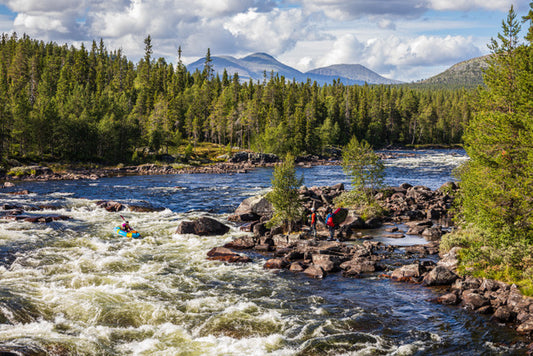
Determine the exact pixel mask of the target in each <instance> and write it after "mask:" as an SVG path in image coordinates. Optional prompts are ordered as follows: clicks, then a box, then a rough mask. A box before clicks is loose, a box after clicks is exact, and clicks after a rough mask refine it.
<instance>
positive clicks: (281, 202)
mask: <svg viewBox="0 0 533 356" xmlns="http://www.w3.org/2000/svg"><path fill="white" fill-rule="evenodd" d="M302 182H303V176H302V177H301V178H297V177H296V169H295V167H294V156H292V155H291V154H290V153H289V154H287V155H286V156H285V159H284V160H283V162H282V163H281V164H279V165H277V166H276V167H275V168H274V173H273V178H272V191H271V192H269V193H268V194H267V196H266V198H267V200H268V201H269V202H270V203H271V204H272V206H273V207H274V216H273V217H272V219H271V220H270V222H269V224H270V225H271V226H280V225H284V226H286V227H287V229H288V232H289V233H290V232H291V231H292V229H293V227H294V224H295V223H296V222H297V221H298V220H299V219H300V218H301V216H302V206H301V202H300V198H299V188H300V186H301V185H302Z"/></svg>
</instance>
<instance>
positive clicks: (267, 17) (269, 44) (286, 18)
mask: <svg viewBox="0 0 533 356" xmlns="http://www.w3.org/2000/svg"><path fill="white" fill-rule="evenodd" d="M224 29H226V30H227V31H229V32H230V33H231V34H232V35H233V36H235V37H236V38H238V39H241V40H245V42H244V43H245V46H246V47H248V48H262V50H261V51H266V52H271V53H272V54H278V53H281V52H283V51H285V50H287V49H288V48H289V47H291V46H293V45H294V43H295V42H296V41H297V40H298V39H300V38H305V37H306V35H307V32H308V29H307V26H306V23H305V18H304V16H303V13H302V11H301V10H300V9H290V10H286V11H281V10H280V9H274V10H272V11H271V12H268V13H259V12H257V10H256V9H249V10H248V12H246V13H240V14H237V15H235V16H233V17H232V18H231V19H230V20H229V21H227V22H226V23H225V24H224Z"/></svg>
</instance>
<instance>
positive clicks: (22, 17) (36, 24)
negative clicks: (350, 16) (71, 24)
mask: <svg viewBox="0 0 533 356" xmlns="http://www.w3.org/2000/svg"><path fill="white" fill-rule="evenodd" d="M13 26H14V27H15V28H24V29H31V30H32V32H33V33H36V32H37V33H38V32H40V31H46V32H48V31H56V32H59V33H68V32H69V30H68V27H67V26H65V24H64V23H63V22H62V21H61V20H60V19H58V18H57V17H55V16H53V15H52V14H48V15H41V16H32V15H28V14H24V13H22V14H18V15H17V17H16V18H15V21H14V22H13Z"/></svg>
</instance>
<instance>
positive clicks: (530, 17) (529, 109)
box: [441, 2, 533, 295]
mask: <svg viewBox="0 0 533 356" xmlns="http://www.w3.org/2000/svg"><path fill="white" fill-rule="evenodd" d="M529 7H530V9H529V12H528V14H527V15H526V16H523V17H522V21H523V22H524V23H528V24H529V28H528V32H527V35H526V37H525V39H526V42H525V43H521V41H520V39H519V37H518V35H519V33H520V30H521V25H520V21H519V20H518V19H517V15H516V13H515V12H514V9H513V7H512V6H511V9H510V11H509V14H508V16H507V18H506V20H505V21H504V22H503V23H502V32H501V33H500V34H499V35H498V37H497V38H496V39H492V41H491V43H490V45H489V48H490V49H491V51H492V56H491V58H490V59H489V61H488V65H489V66H488V68H487V70H486V71H485V75H484V82H485V84H486V88H484V89H483V90H481V91H480V93H479V101H478V105H477V108H476V111H475V113H474V115H473V117H472V120H471V121H470V123H469V125H468V126H467V127H466V130H465V135H464V141H465V148H466V152H467V153H468V156H469V157H470V160H469V161H468V162H467V163H466V164H465V165H464V166H463V167H462V169H461V171H460V179H461V180H460V187H461V194H460V197H459V198H460V199H459V200H460V207H459V209H458V213H459V214H458V221H459V223H460V226H461V228H462V229H460V230H458V231H457V232H456V233H454V234H452V235H450V236H449V237H448V238H447V239H445V240H444V243H441V246H448V248H449V247H451V246H460V247H462V249H461V252H460V262H461V265H460V268H459V270H460V271H461V272H463V273H468V274H473V275H475V276H478V277H488V278H494V279H499V280H503V281H506V282H511V283H516V284H518V285H519V286H520V287H522V289H523V290H524V291H525V292H526V293H528V294H530V295H531V294H533V258H532V256H533V2H531V3H530V4H529Z"/></svg>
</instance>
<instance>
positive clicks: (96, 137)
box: [0, 34, 472, 163]
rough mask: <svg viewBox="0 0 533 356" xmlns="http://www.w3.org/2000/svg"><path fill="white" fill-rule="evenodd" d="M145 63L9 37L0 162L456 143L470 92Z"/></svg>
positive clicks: (2, 44)
mask: <svg viewBox="0 0 533 356" xmlns="http://www.w3.org/2000/svg"><path fill="white" fill-rule="evenodd" d="M144 44H145V55H144V56H143V58H141V59H140V61H139V63H137V64H134V63H132V62H131V61H129V60H128V59H127V58H125V57H124V56H123V55H122V53H121V51H120V50H115V51H112V52H110V51H108V50H107V49H106V47H105V45H104V43H103V41H100V42H99V43H96V42H94V41H93V43H92V46H91V48H90V49H86V48H85V47H84V46H81V47H80V48H74V47H69V46H67V45H64V46H59V45H57V44H55V43H44V42H39V41H36V40H31V39H30V38H29V37H27V36H23V37H22V38H18V37H17V36H16V35H12V36H11V37H9V36H8V35H6V34H4V35H2V40H1V41H0V54H1V56H0V155H2V156H3V157H8V158H12V157H30V156H36V157H42V156H47V157H51V158H53V159H55V160H65V161H80V162H109V163H117V162H121V161H129V160H130V159H131V158H132V155H133V152H134V151H135V150H136V149H137V148H140V147H150V148H151V149H152V150H154V151H157V152H168V151H169V150H172V149H173V148H176V147H177V146H179V145H180V144H181V142H182V141H186V142H194V145H195V147H196V146H197V145H198V144H199V143H202V142H209V143H216V144H219V145H223V146H225V145H230V146H232V147H233V146H239V147H244V148H251V147H254V149H256V150H257V151H262V152H269V153H276V154H278V155H279V156H284V155H285V154H286V153H288V152H290V153H292V154H293V155H300V154H306V153H308V154H321V153H323V152H324V150H326V149H327V148H328V147H330V146H332V145H333V146H342V145H345V144H347V143H348V141H349V138H350V137H352V136H354V135H355V136H356V137H357V138H358V139H359V140H366V141H368V142H371V143H372V144H373V145H374V146H375V147H377V146H385V145H390V144H399V145H407V144H437V143H442V144H451V143H460V142H461V136H462V132H463V126H464V124H465V123H466V122H468V120H469V117H470V114H469V113H470V111H471V96H472V93H471V92H466V91H464V90H462V89H459V90H445V89H438V90H418V89H412V88H408V87H405V86H385V85H376V86H369V85H365V86H357V85H355V86H343V85H341V84H340V83H338V82H334V83H333V84H331V85H324V86H322V87H320V86H318V85H317V84H316V83H311V82H307V83H297V82H295V81H291V80H290V79H291V78H287V79H289V80H286V78H283V77H279V76H277V75H271V76H270V77H269V78H266V77H265V81H264V82H260V83H259V82H258V83H254V82H253V81H249V82H241V81H239V78H238V76H233V80H230V75H231V73H229V75H228V74H226V75H225V76H223V78H222V79H220V78H219V76H218V75H216V74H215V73H213V67H212V61H211V58H210V56H211V54H210V51H209V50H208V55H207V56H206V65H205V68H204V70H203V71H197V72H195V73H192V74H191V73H189V72H188V71H187V69H186V68H185V66H184V65H183V63H182V62H181V49H180V50H179V51H178V55H179V62H178V65H177V66H176V67H174V66H173V65H172V64H169V63H166V61H165V60H164V59H163V58H158V59H155V58H153V57H152V54H153V48H152V41H151V37H150V36H147V37H146V39H145V40H144Z"/></svg>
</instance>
